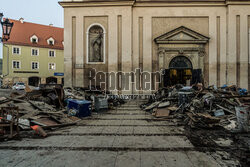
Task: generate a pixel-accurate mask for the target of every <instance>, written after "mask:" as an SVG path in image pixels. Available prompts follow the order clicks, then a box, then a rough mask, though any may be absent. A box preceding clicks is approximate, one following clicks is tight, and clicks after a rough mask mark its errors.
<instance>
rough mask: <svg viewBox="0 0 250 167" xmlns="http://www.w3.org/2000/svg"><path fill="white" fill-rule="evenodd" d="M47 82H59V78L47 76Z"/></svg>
mask: <svg viewBox="0 0 250 167" xmlns="http://www.w3.org/2000/svg"><path fill="white" fill-rule="evenodd" d="M46 84H57V78H55V77H48V78H46Z"/></svg>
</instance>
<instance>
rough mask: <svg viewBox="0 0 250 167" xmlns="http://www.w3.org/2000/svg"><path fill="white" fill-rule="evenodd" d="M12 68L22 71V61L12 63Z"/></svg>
mask: <svg viewBox="0 0 250 167" xmlns="http://www.w3.org/2000/svg"><path fill="white" fill-rule="evenodd" d="M12 68H16V69H20V68H21V63H20V61H12Z"/></svg>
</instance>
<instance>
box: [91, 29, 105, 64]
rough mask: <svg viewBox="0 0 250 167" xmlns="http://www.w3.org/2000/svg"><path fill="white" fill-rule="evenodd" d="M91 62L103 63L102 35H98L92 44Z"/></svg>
mask: <svg viewBox="0 0 250 167" xmlns="http://www.w3.org/2000/svg"><path fill="white" fill-rule="evenodd" d="M92 48H93V61H94V62H103V56H102V34H100V35H99V36H98V37H97V38H96V39H95V40H94V42H93V46H92Z"/></svg>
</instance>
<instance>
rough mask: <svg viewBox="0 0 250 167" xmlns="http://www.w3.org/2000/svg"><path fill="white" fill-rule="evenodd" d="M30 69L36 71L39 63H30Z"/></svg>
mask: <svg viewBox="0 0 250 167" xmlns="http://www.w3.org/2000/svg"><path fill="white" fill-rule="evenodd" d="M31 68H32V69H33V70H36V69H38V68H39V63H38V62H32V63H31Z"/></svg>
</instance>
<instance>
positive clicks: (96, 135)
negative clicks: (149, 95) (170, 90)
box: [0, 100, 239, 166]
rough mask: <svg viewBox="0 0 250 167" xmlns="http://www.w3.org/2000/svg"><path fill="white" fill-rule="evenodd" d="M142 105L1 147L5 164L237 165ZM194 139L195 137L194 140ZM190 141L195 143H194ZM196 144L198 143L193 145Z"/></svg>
mask: <svg viewBox="0 0 250 167" xmlns="http://www.w3.org/2000/svg"><path fill="white" fill-rule="evenodd" d="M141 103H142V101H139V100H137V101H134V100H133V101H128V102H127V103H126V104H124V105H122V106H121V107H118V108H117V109H115V110H110V111H108V112H103V113H98V114H94V113H93V114H92V116H91V117H87V118H85V119H83V120H81V121H80V122H78V123H77V125H76V126H71V127H65V128H63V129H60V130H57V131H52V132H48V137H47V138H44V139H36V138H32V137H30V135H27V138H23V139H22V140H20V141H18V140H11V141H7V142H2V143H0V158H1V161H0V166H44V165H46V166H128V164H129V166H237V165H239V162H238V161H237V159H235V158H234V157H231V156H230V155H229V154H228V153H227V152H226V151H224V149H217V147H216V146H214V147H213V146H211V145H207V146H206V145H204V144H202V141H203V140H200V142H199V144H197V143H198V142H197V141H196V140H195V136H196V134H192V131H187V130H186V129H185V126H184V122H183V120H182V119H178V118H171V119H156V118H154V117H153V116H152V115H151V114H149V113H148V112H145V111H142V110H141V109H140V108H139V105H140V104H141ZM192 136H193V138H192ZM190 139H191V140H190ZM193 142H197V143H193Z"/></svg>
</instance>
